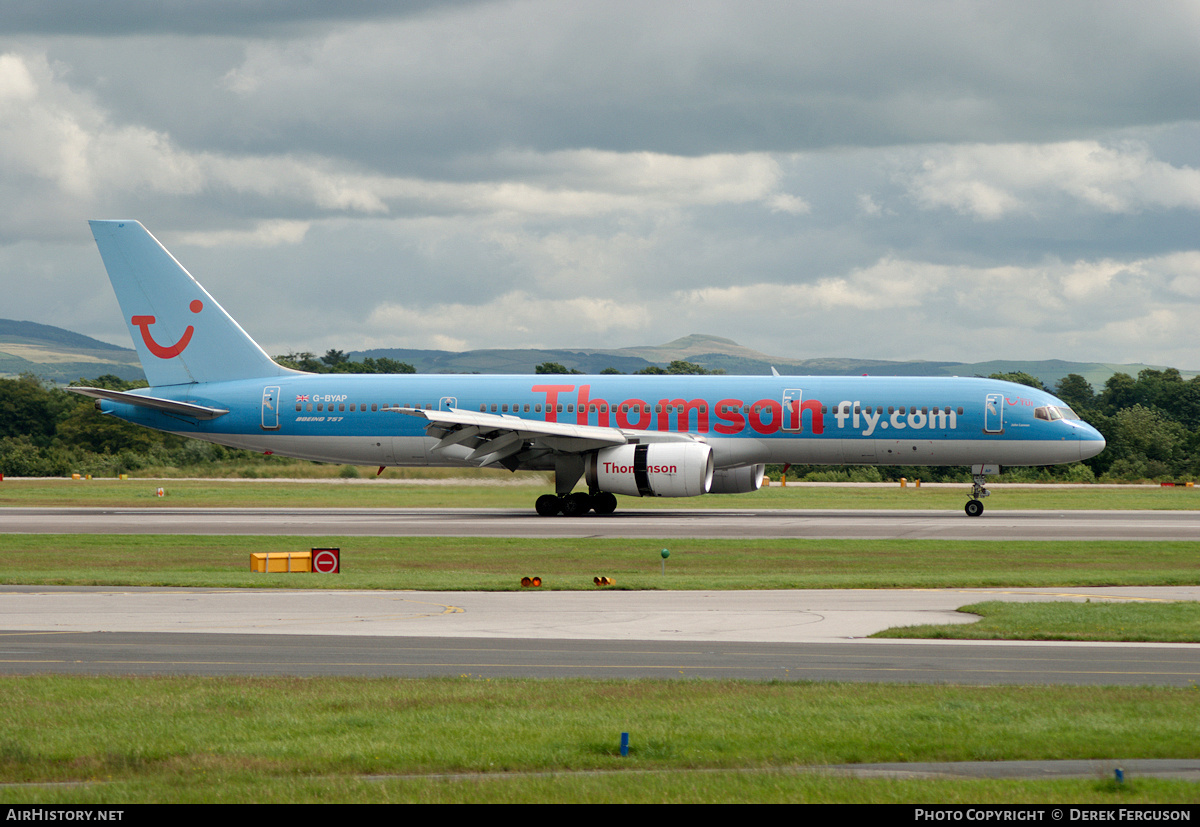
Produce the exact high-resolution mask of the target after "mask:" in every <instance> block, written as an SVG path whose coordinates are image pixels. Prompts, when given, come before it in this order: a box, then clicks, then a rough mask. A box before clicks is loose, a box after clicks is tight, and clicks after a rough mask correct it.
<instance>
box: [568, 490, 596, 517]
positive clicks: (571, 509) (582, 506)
mask: <svg viewBox="0 0 1200 827" xmlns="http://www.w3.org/2000/svg"><path fill="white" fill-rule="evenodd" d="M591 510H592V498H591V496H590V495H588V494H584V493H583V492H582V491H581V492H579V493H578V494H568V495H567V496H565V497H563V498H562V513H563V516H564V517H582V516H583V515H585V514H587V513H588V512H589V511H591Z"/></svg>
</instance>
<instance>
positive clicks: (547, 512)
mask: <svg viewBox="0 0 1200 827" xmlns="http://www.w3.org/2000/svg"><path fill="white" fill-rule="evenodd" d="M533 507H534V508H535V509H536V510H537V513H538V514H539V515H540V516H542V517H553V516H554V515H556V514H558V512H559V510H560V506H559V499H558V497H556V496H554V495H553V494H543V495H542V496H540V497H538V498H537V502H536V503H535V504H534V506H533Z"/></svg>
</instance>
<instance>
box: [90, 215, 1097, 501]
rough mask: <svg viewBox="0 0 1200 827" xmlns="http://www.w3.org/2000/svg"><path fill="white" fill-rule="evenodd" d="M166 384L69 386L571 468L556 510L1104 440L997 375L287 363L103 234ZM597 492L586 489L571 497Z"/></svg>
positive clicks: (320, 437)
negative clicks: (324, 367) (609, 372)
mask: <svg viewBox="0 0 1200 827" xmlns="http://www.w3.org/2000/svg"><path fill="white" fill-rule="evenodd" d="M91 227H92V234H93V235H94V236H95V238H96V244H97V246H98V247H99V248H100V255H101V257H102V258H103V259H104V266H105V268H106V269H107V270H108V276H109V279H110V280H111V281H112V286H113V290H114V291H115V292H116V295H117V301H118V302H119V303H120V305H121V311H122V313H123V314H124V316H125V322H126V324H128V325H129V332H130V335H131V336H132V337H133V342H134V345H135V346H136V348H137V352H138V357H139V358H140V359H141V362H142V366H143V367H144V368H145V371H146V378H147V379H148V380H149V382H150V387H149V388H146V389H144V390H137V391H131V392H119V391H109V390H104V389H101V388H70V390H72V391H75V392H76V393H81V394H85V395H87V396H91V397H94V398H95V399H96V400H97V402H96V405H97V407H98V409H99V410H100V411H101V412H102V413H104V414H108V415H111V416H116V417H119V418H121V419H124V420H127V421H129V422H134V423H137V424H138V425H145V426H147V427H150V428H157V429H158V430H160V431H169V432H171V433H175V434H180V435H182V436H189V437H195V438H197V439H204V440H208V441H210V442H216V443H218V444H221V445H227V446H230V447H234V448H247V449H250V450H254V451H263V452H266V453H274V454H280V455H284V456H291V457H300V458H302V459H309V460H317V461H320V462H335V463H353V464H358V465H378V466H379V467H380V471H382V469H383V468H384V467H385V466H389V465H410V466H411V465H431V466H451V467H482V466H490V465H499V466H503V467H505V468H508V469H509V470H512V471H517V470H538V471H544V470H551V471H554V479H555V493H554V494H546V495H544V496H542V497H540V498H538V501H537V504H536V509H537V512H538V513H539V514H542V515H547V516H549V515H554V514H566V515H573V516H574V515H582V514H587V513H588V512H591V511H594V512H596V513H597V514H610V513H612V512H613V511H614V510H615V509H616V506H617V498H616V495H618V494H620V495H624V496H631V497H651V496H656V497H696V496H700V495H702V494H738V493H744V492H749V491H756V490H758V489H759V487H761V485H762V481H763V468H764V466H765V465H766V464H767V463H781V464H782V463H791V464H828V465H969V466H971V469H972V474H973V477H974V485H973V487H972V491H971V494H970V499H969V500H968V502H967V504H966V509H965V510H966V513H967V514H968V515H970V516H978V515H980V514H982V513H983V502H982V498H983V497H986V496H987V495H988V493H989V492H988V491H987V489H986V487H985V483H986V475H988V474H996V473H999V471H1000V467H1001V466H1004V465H1051V464H1056V463H1066V462H1078V461H1079V460H1083V459H1087V458H1088V457H1092V456H1095V455H1096V454H1098V453H1100V451H1101V450H1103V449H1104V438H1103V437H1102V436H1101V435H1100V433H1099V432H1098V431H1096V430H1095V429H1094V428H1092V427H1091V426H1090V425H1088V424H1087V423H1085V422H1083V421H1082V420H1081V419H1080V418H1079V417H1078V416H1076V415H1075V413H1074V412H1073V411H1072V410H1071V409H1070V408H1069V407H1068V406H1067V405H1065V404H1064V403H1063V402H1062V401H1061V400H1059V399H1056V398H1055V397H1054V396H1051V395H1050V394H1048V393H1045V392H1043V391H1039V390H1034V389H1033V388H1028V387H1025V386H1024V385H1016V384H1012V383H1011V382H1000V381H996V380H991V379H978V378H976V379H969V378H926V377H914V378H900V377H827V376H576V375H572V376H545V375H540V376H481V375H470V376H453V375H441V374H436V375H434V374H430V375H411V374H410V375H371V376H364V375H350V374H312V373H304V372H301V371H296V370H291V369H289V368H285V367H283V366H281V365H279V364H276V363H275V362H274V361H272V360H271V358H270V357H269V356H267V354H266V353H265V352H264V351H263V350H262V348H260V347H259V346H258V345H257V344H255V342H254V340H253V339H251V338H250V337H249V336H248V335H247V334H246V332H245V331H244V330H242V328H241V327H240V326H239V325H238V323H237V322H235V321H234V320H233V319H232V318H231V317H230V316H229V314H228V313H226V312H225V311H224V310H223V309H222V308H221V306H220V305H219V304H217V302H216V300H214V299H213V297H212V296H210V295H209V294H208V292H207V291H205V289H204V288H203V287H201V286H200V284H199V283H197V282H196V281H195V279H193V278H192V277H191V275H189V274H188V272H187V271H186V270H185V269H184V268H183V267H182V266H181V265H180V264H179V262H177V261H176V260H175V258H174V257H173V256H172V255H171V254H170V253H169V252H167V250H166V248H164V247H163V246H162V245H161V244H159V242H158V241H157V240H156V239H155V238H154V236H152V235H151V234H150V233H149V232H148V231H147V230H146V228H145V227H143V226H142V225H141V224H140V223H138V222H137V221H92V222H91ZM580 480H584V481H585V483H586V485H587V492H586V493H585V492H583V491H579V492H575V493H572V492H573V491H574V489H575V487H576V485H577V484H578V483H579V482H580Z"/></svg>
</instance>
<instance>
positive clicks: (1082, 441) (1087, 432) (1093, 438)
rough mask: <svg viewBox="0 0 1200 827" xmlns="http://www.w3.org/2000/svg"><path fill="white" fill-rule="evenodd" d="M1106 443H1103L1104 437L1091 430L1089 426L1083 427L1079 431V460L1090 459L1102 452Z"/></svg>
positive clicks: (1093, 429)
mask: <svg viewBox="0 0 1200 827" xmlns="http://www.w3.org/2000/svg"><path fill="white" fill-rule="evenodd" d="M1107 444H1108V443H1107V442H1105V441H1104V435H1103V434H1101V433H1100V432H1099V431H1097V430H1096V429H1095V428H1093V427H1092V426H1091V425H1086V424H1085V425H1083V427H1081V428H1080V429H1079V458H1080V459H1090V458H1092V457H1094V456H1096V454H1098V453H1100V452H1101V451H1103V450H1104V447H1105V446H1106V445H1107Z"/></svg>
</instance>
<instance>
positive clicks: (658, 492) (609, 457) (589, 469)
mask: <svg viewBox="0 0 1200 827" xmlns="http://www.w3.org/2000/svg"><path fill="white" fill-rule="evenodd" d="M584 470H585V473H586V475H587V476H586V478H587V483H588V487H590V488H591V489H592V490H593V491H607V492H609V493H610V494H626V495H629V496H633V497H698V496H700V495H701V494H707V493H708V490H709V488H710V487H711V486H712V479H713V456H712V448H710V447H709V446H707V445H704V444H703V443H700V442H651V443H647V444H639V445H618V446H616V447H615V448H604V449H603V450H601V451H598V452H596V453H595V454H589V455H588V457H587V463H586V466H585V469H584Z"/></svg>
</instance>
